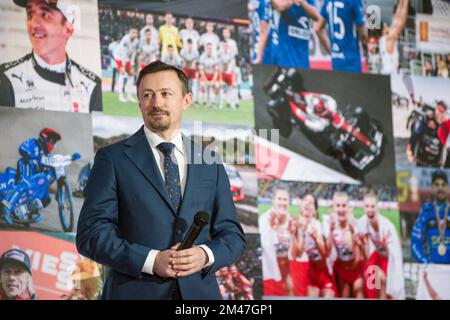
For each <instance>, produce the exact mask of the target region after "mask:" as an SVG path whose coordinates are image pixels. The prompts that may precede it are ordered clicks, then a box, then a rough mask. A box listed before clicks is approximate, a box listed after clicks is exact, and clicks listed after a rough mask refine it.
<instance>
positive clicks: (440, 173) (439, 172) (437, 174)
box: [431, 170, 448, 184]
mask: <svg viewBox="0 0 450 320" xmlns="http://www.w3.org/2000/svg"><path fill="white" fill-rule="evenodd" d="M437 179H442V180H444V181H445V183H446V184H448V177H447V174H446V173H445V172H444V171H443V170H436V171H434V172H433V174H432V175H431V183H432V184H433V183H434V181H436V180H437Z"/></svg>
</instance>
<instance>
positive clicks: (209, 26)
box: [198, 22, 220, 55]
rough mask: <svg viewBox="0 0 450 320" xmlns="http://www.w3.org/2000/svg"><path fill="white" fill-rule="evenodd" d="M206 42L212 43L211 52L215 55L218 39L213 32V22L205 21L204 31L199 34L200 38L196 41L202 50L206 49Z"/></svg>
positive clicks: (217, 48)
mask: <svg viewBox="0 0 450 320" xmlns="http://www.w3.org/2000/svg"><path fill="white" fill-rule="evenodd" d="M208 43H211V44H212V50H213V54H214V55H217V51H218V50H219V44H220V39H219V36H218V35H217V34H215V33H214V23H212V22H207V23H206V33H203V34H202V35H201V36H200V40H199V41H198V45H199V47H202V48H203V50H204V51H206V46H207V45H208Z"/></svg>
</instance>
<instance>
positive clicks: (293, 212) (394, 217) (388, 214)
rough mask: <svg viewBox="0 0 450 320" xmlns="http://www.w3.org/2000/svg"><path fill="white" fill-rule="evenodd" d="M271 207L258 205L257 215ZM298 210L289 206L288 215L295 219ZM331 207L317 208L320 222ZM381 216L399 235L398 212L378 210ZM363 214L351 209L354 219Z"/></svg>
mask: <svg viewBox="0 0 450 320" xmlns="http://www.w3.org/2000/svg"><path fill="white" fill-rule="evenodd" d="M270 207H271V205H269V204H260V205H258V213H259V215H261V214H263V213H264V212H266V211H267V210H269V208H270ZM299 211H300V208H299V206H289V213H290V214H291V216H292V217H294V218H297V217H298V215H299ZM331 211H332V208H331V207H320V206H319V220H320V221H322V218H323V216H324V215H326V214H329V213H331ZM380 213H381V215H383V216H385V217H386V218H388V219H389V220H390V221H391V222H392V223H393V224H394V226H395V229H396V230H397V234H398V235H400V214H399V211H398V210H393V209H380ZM363 214H364V212H363V209H362V208H353V215H354V216H355V218H356V219H359V218H361V217H362V216H363Z"/></svg>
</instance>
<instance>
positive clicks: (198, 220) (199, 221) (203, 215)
mask: <svg viewBox="0 0 450 320" xmlns="http://www.w3.org/2000/svg"><path fill="white" fill-rule="evenodd" d="M194 223H195V224H196V225H201V226H204V225H207V224H208V223H209V213H208V212H205V211H199V212H197V213H196V214H195V217H194Z"/></svg>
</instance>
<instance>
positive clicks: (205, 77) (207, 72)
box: [199, 43, 220, 107]
mask: <svg viewBox="0 0 450 320" xmlns="http://www.w3.org/2000/svg"><path fill="white" fill-rule="evenodd" d="M199 73H200V88H201V92H202V95H203V98H204V102H203V103H204V104H206V105H207V107H211V103H212V104H217V105H218V104H219V99H220V92H219V91H220V79H219V59H217V57H216V56H215V55H214V53H213V44H211V43H208V44H207V45H206V51H205V52H203V53H202V55H201V56H200V59H199ZM211 91H212V92H213V93H214V96H215V103H214V102H212V101H214V100H213V98H212V96H211Z"/></svg>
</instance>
